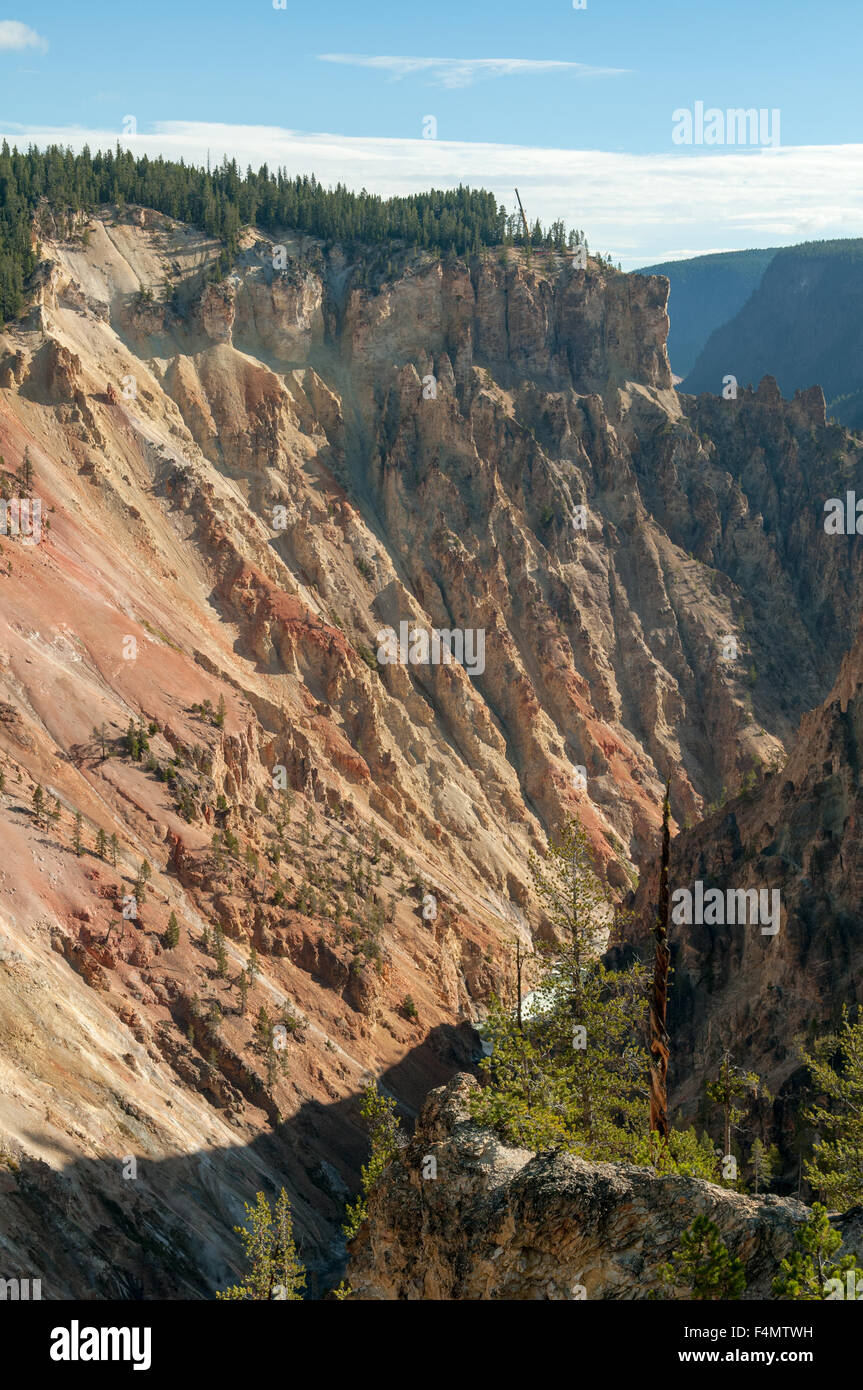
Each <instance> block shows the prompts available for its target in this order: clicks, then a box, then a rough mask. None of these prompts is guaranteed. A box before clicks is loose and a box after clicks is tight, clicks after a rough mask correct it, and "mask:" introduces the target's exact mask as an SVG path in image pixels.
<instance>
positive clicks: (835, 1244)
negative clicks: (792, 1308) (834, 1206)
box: [773, 1202, 863, 1302]
mask: <svg viewBox="0 0 863 1390" xmlns="http://www.w3.org/2000/svg"><path fill="white" fill-rule="evenodd" d="M841 1244H842V1237H841V1236H840V1234H839V1232H838V1231H834V1229H833V1227H832V1226H831V1225H830V1218H829V1216H828V1215H827V1210H826V1208H825V1207H823V1206H821V1204H820V1202H816V1203H815V1204H814V1206H813V1208H812V1215H811V1217H810V1218H809V1220H808V1221H807V1222H806V1223H805V1224H804V1225H803V1226H799V1227H798V1229H797V1231H796V1233H795V1246H796V1248H795V1249H794V1250H793V1251H792V1252H791V1254H790V1255H788V1256H787V1257H786V1258H785V1259H784V1260H783V1261H782V1263H781V1265H780V1266H779V1273H778V1274H777V1276H776V1278H775V1279H774V1280H773V1296H774V1298H787V1299H799V1300H801V1301H803V1302H814V1301H816V1300H819V1299H825V1300H831V1299H836V1298H845V1297H847V1294H848V1291H849V1289H850V1292H851V1297H852V1298H854V1299H856V1298H857V1296H858V1294H860V1293H863V1269H860V1267H859V1266H858V1264H857V1260H856V1258H855V1257H854V1255H843V1256H842V1258H841V1259H840V1260H834V1259H833V1256H834V1255H835V1254H836V1252H837V1250H838V1249H839V1247H840V1245H841ZM831 1281H835V1283H834V1285H833V1287H830V1285H831Z"/></svg>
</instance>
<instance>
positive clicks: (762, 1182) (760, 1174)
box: [749, 1139, 780, 1196]
mask: <svg viewBox="0 0 863 1390" xmlns="http://www.w3.org/2000/svg"><path fill="white" fill-rule="evenodd" d="M779 1161H780V1160H779V1150H778V1149H777V1147H776V1145H775V1144H771V1145H770V1146H769V1148H768V1147H766V1146H765V1145H764V1144H762V1142H761V1140H760V1139H755V1141H754V1142H753V1145H752V1151H751V1153H750V1155H749V1162H750V1164H751V1165H752V1184H753V1186H752V1191H753V1192H754V1193H755V1194H756V1196H757V1194H758V1193H759V1192H761V1191H762V1189H763V1188H768V1187H769V1186H770V1184H771V1182H772V1181H773V1179H774V1177H775V1176H776V1172H777V1170H778V1167H779Z"/></svg>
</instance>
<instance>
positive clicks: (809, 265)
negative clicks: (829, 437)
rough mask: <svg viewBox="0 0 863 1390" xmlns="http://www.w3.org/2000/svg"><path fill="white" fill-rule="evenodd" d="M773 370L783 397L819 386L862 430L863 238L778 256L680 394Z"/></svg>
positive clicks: (805, 246)
mask: <svg viewBox="0 0 863 1390" xmlns="http://www.w3.org/2000/svg"><path fill="white" fill-rule="evenodd" d="M750 254H751V253H750ZM689 264H690V265H691V264H693V263H692V262H690V263H689ZM674 283H675V282H674V281H672V292H671V302H672V306H673V304H674ZM673 313H674V310H673V307H672V323H673V321H674V320H673ZM672 365H674V358H673V357H672ZM676 370H677V371H679V370H680V369H679V367H677V368H676ZM767 373H769V374H770V375H771V376H773V377H775V378H776V381H777V382H778V384H779V387H780V389H781V390H782V392H783V393H784V394H785V395H791V394H792V393H793V392H794V391H795V390H797V389H798V388H800V387H806V386H813V385H819V386H821V387H822V388H823V390H824V396H825V398H826V401H827V410H828V415H830V416H832V417H833V418H834V419H836V420H838V421H840V422H841V423H842V424H844V425H846V426H848V427H849V428H851V429H859V428H861V427H863V239H860V238H858V239H856V240H855V239H851V238H848V239H842V240H836V241H820V242H803V243H802V244H801V245H799V246H789V247H786V248H783V249H782V250H780V251H777V252H775V253H774V254H773V256H772V259H771V261H770V264H769V265H768V266H767V268H766V270H765V271H764V275H763V278H762V280H761V283H760V284H759V285H758V287H757V288H756V289H755V291H754V293H753V294H752V295H751V297H750V298H749V299H748V300H747V301H746V303H745V304H744V305H742V306H741V307H740V308H739V310H738V312H737V313H736V314H735V315H734V316H733V317H732V318H731V319H730V321H727V322H726V323H724V324H722V325H721V326H718V327H717V328H716V330H715V331H714V332H713V333H712V334H711V336H710V338H709V340H708V341H707V343H706V344H705V346H704V348H703V350H702V352H701V353H700V354H699V356H698V359H697V361H696V362H695V363H694V365H693V366H692V368H691V370H690V371H689V373H688V375H687V376H686V377H685V379H684V381H683V383H682V387H681V389H682V390H684V391H687V392H692V393H693V394H696V393H698V392H700V391H712V392H714V393H716V394H718V393H719V392H720V391H721V386H722V378H723V377H724V376H726V375H728V374H732V375H734V376H735V377H736V378H737V380H738V382H739V383H740V385H741V386H742V385H746V384H747V383H749V382H753V383H755V382H757V381H759V380H760V379H761V377H762V376H764V375H765V374H767Z"/></svg>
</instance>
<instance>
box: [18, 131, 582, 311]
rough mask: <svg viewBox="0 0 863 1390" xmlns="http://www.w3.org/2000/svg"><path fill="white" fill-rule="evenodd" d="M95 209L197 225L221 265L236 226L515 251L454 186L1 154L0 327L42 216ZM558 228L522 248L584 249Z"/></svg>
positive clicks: (512, 226)
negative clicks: (218, 252)
mask: <svg viewBox="0 0 863 1390" xmlns="http://www.w3.org/2000/svg"><path fill="white" fill-rule="evenodd" d="M102 204H113V205H116V206H120V207H122V206H123V205H124V204H135V205H139V206H142V207H148V208H154V209H155V210H156V211H157V212H162V213H165V214H166V215H167V216H168V217H173V218H176V219H177V220H178V221H182V222H189V223H192V224H194V225H195V226H198V227H200V228H201V229H202V230H203V231H205V232H206V233H207V234H208V235H209V236H213V237H218V238H220V239H221V240H223V241H224V242H225V246H226V253H225V256H224V257H223V258H222V263H221V264H220V265H219V267H218V268H219V269H220V270H221V272H222V273H224V271H225V270H226V269H227V266H228V263H229V258H230V256H231V255H232V254H233V252H234V250H235V249H236V241H237V237H238V234H239V232H240V229H241V228H242V227H243V226H247V225H254V226H258V227H260V228H261V229H263V230H265V231H276V230H277V229H279V228H283V227H284V228H287V227H290V228H296V229H297V230H298V231H302V232H306V233H308V234H310V235H312V236H316V237H320V238H321V239H322V240H325V241H339V242H344V243H347V244H350V243H354V242H362V243H370V244H375V243H378V244H379V243H381V242H387V241H404V242H407V243H410V244H414V245H416V246H421V247H425V248H427V249H429V250H433V251H439V252H441V253H443V254H452V255H467V254H470V253H476V252H479V251H480V250H481V249H482V247H484V246H498V245H502V244H504V245H505V244H516V245H518V244H523V243H524V239H525V238H524V232H523V230H522V229H521V226H520V221H519V219H518V217H516V216H514V215H511V214H508V213H507V210H506V208H505V207H504V206H503V204H500V205H499V204H498V202H497V199H496V198H495V195H494V194H493V193H489V192H486V191H484V190H482V189H472V188H465V187H462V186H460V187H459V188H455V189H447V190H441V189H430V190H429V191H428V192H427V193H414V194H410V195H408V196H407V197H402V198H381V197H379V196H378V195H377V194H372V193H367V192H366V191H365V189H363V191H362V192H360V193H353V192H351V191H350V190H349V189H347V188H345V187H344V185H342V184H337V185H336V187H335V188H325V187H324V186H323V185H322V184H321V183H319V182H318V180H317V179H316V178H315V177H314V175H312V176H308V175H299V174H297V175H294V176H290V175H289V174H288V173H287V172H286V171H285V170H284V169H278V170H277V171H276V172H275V173H273V172H271V171H270V170H269V169H268V167H267V165H266V164H264V165H262V166H261V168H260V169H259V170H258V172H257V173H255V172H254V171H253V170H252V169H251V168H247V170H246V172H245V174H241V173H240V170H239V168H238V166H237V162H236V160H228V159H227V158H225V159H224V160H223V161H222V163H221V164H220V165H218V166H217V167H216V168H214V169H212V170H210V169H202V168H196V167H195V166H194V165H190V164H186V163H185V162H184V161H183V160H179V161H174V160H165V159H162V158H159V159H149V158H148V157H147V156H146V155H143V156H141V157H140V158H137V157H136V156H135V155H133V154H132V153H131V151H129V150H122V149H121V148H120V146H119V145H118V146H117V148H116V150H114V151H105V152H97V153H96V154H91V152H90V150H89V149H88V148H87V147H86V146H85V148H84V150H83V151H82V152H81V153H80V154H74V153H73V152H72V151H71V150H70V149H62V148H61V147H60V146H57V145H53V146H50V147H49V148H47V149H45V150H37V149H35V148H32V147H31V148H30V149H28V150H27V151H25V152H20V151H18V150H17V149H14V148H12V149H10V147H9V145H8V143H7V142H6V141H4V142H3V145H2V149H0V321H3V320H5V319H8V318H11V317H13V316H14V315H16V314H18V313H20V311H21V309H22V308H23V306H24V302H25V290H26V285H27V280H28V277H29V276H30V275H31V274H32V273H33V271H34V269H35V267H36V263H37V260H38V247H37V246H35V245H34V237H33V228H34V219H35V224H36V235H37V237H38V234H39V231H40V225H39V224H40V209H42V208H46V209H47V210H48V211H50V215H51V217H52V219H53V221H54V225H55V226H57V227H58V228H59V230H60V232H61V234H62V233H63V232H64V231H70V230H71V229H72V227H73V225H74V221H75V219H76V217H77V216H78V215H80V214H81V213H85V212H89V211H92V210H94V209H95V208H96V207H98V206H100V205H102ZM583 239H584V238H583V235H582V233H581V232H577V231H570V232H569V233H567V230H566V228H565V226H564V223H563V222H560V221H558V222H554V223H552V224H551V226H550V227H548V228H544V227H543V226H542V225H541V224H540V222H539V221H538V220H537V221H536V222H534V224H533V227H532V228H531V232H530V243H531V246H535V247H547V248H549V249H556V250H561V251H562V250H564V249H565V248H566V247H567V245H568V246H569V247H572V246H575V245H577V244H579V243H580V242H582V241H583Z"/></svg>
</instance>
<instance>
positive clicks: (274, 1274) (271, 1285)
mask: <svg viewBox="0 0 863 1390" xmlns="http://www.w3.org/2000/svg"><path fill="white" fill-rule="evenodd" d="M243 1205H244V1206H245V1208H246V1223H245V1225H244V1226H235V1227H234V1230H235V1231H236V1233H237V1235H238V1236H239V1237H240V1239H241V1240H242V1242H243V1250H244V1252H245V1256H246V1263H247V1266H248V1268H247V1270H246V1273H245V1275H244V1277H243V1282H242V1284H234V1285H232V1286H231V1287H230V1288H227V1289H225V1290H224V1291H223V1292H219V1293H217V1294H216V1298H218V1299H223V1300H234V1301H236V1300H247V1301H248V1300H252V1299H257V1300H264V1299H277V1300H279V1301H282V1300H291V1301H295V1302H296V1301H299V1300H300V1299H301V1298H302V1296H303V1295H302V1290H303V1289H304V1287H305V1283H306V1274H305V1270H304V1268H303V1266H302V1264H301V1263H300V1259H299V1256H298V1254H297V1248H296V1243H295V1241H294V1233H293V1220H292V1216H291V1204H290V1201H289V1199H288V1194H287V1193H286V1192H285V1189H284V1188H282V1189H281V1191H280V1193H279V1196H278V1198H277V1200H276V1206H275V1211H273V1210H271V1208H270V1204H269V1202H268V1201H267V1198H266V1196H265V1194H264V1193H263V1192H258V1193H257V1194H256V1196H255V1202H254V1205H250V1204H249V1203H248V1202H245V1203H244V1204H243Z"/></svg>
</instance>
